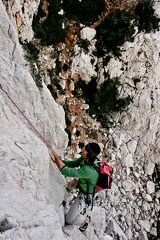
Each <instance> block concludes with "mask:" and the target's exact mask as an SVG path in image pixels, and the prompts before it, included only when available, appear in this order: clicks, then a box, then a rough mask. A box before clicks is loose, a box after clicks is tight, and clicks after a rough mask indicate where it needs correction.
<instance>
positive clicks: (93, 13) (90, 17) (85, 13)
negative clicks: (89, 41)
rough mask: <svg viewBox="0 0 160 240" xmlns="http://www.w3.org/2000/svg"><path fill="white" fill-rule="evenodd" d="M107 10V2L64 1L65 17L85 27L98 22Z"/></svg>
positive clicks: (87, 0)
mask: <svg viewBox="0 0 160 240" xmlns="http://www.w3.org/2000/svg"><path fill="white" fill-rule="evenodd" d="M105 9H106V1H105V0H94V1H93V0H81V1H79V0H63V10H64V12H65V17H66V18H67V19H69V20H74V21H76V22H79V23H82V24H85V25H89V24H93V23H94V22H95V21H97V20H98V19H99V17H100V16H101V15H102V13H103V12H104V11H105Z"/></svg>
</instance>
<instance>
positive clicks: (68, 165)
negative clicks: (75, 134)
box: [52, 142, 100, 231]
mask: <svg viewBox="0 0 160 240" xmlns="http://www.w3.org/2000/svg"><path fill="white" fill-rule="evenodd" d="M99 153H100V147H99V145H98V144H97V143H94V142H92V143H88V144H87V145H86V146H85V147H84V148H83V149H82V155H81V157H79V158H78V159H76V160H73V161H71V160H65V161H62V160H61V158H60V157H59V156H58V155H57V154H56V153H55V151H53V152H52V154H53V156H54V162H55V163H56V165H57V167H58V168H59V170H60V172H61V173H62V174H63V175H64V176H68V177H74V178H77V179H78V187H79V194H78V196H77V198H76V199H75V201H74V202H73V204H72V205H71V207H70V209H69V211H68V212H67V214H66V216H65V220H66V223H68V224H76V225H78V226H80V227H79V230H80V231H85V230H86V229H87V227H88V223H89V222H90V216H88V215H87V212H89V210H91V209H92V199H93V197H92V196H93V194H94V184H96V183H97V181H98V177H99V173H98V172H97V171H96V170H95V169H94V168H93V165H94V164H96V163H95V162H96V159H97V156H98V154H99Z"/></svg>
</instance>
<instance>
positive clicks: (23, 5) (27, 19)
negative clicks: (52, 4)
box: [3, 0, 40, 41]
mask: <svg viewBox="0 0 160 240" xmlns="http://www.w3.org/2000/svg"><path fill="white" fill-rule="evenodd" d="M3 2H4V4H5V6H6V10H7V13H8V15H9V17H10V19H11V20H12V22H13V23H14V24H15V26H16V28H17V30H18V34H19V39H21V40H22V41H24V40H27V41H30V40H31V39H32V38H33V35H34V34H33V31H32V27H31V26H32V21H33V15H34V13H36V11H37V9H38V6H39V3H40V0H34V1H31V0H21V1H15V0H9V1H7V0H3Z"/></svg>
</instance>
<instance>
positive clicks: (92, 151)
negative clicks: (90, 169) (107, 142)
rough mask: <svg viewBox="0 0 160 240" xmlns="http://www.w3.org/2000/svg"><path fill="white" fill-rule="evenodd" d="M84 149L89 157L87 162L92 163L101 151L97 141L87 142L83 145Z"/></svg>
mask: <svg viewBox="0 0 160 240" xmlns="http://www.w3.org/2000/svg"><path fill="white" fill-rule="evenodd" d="M85 149H86V151H87V152H88V154H87V158H88V159H89V162H90V163H93V162H94V160H95V159H96V158H97V156H98V154H99V153H100V151H101V149H100V146H99V145H98V144H97V143H94V142H93V143H88V144H87V145H86V146H85Z"/></svg>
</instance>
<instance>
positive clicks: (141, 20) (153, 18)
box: [135, 0, 160, 33]
mask: <svg viewBox="0 0 160 240" xmlns="http://www.w3.org/2000/svg"><path fill="white" fill-rule="evenodd" d="M153 4H154V2H153V1H152V0H141V1H140V2H139V3H138V5H137V6H136V8H135V18H136V20H137V25H138V28H139V31H144V32H146V33H149V32H151V31H154V30H158V29H159V22H160V18H158V16H157V15H156V14H155V11H154V9H153Z"/></svg>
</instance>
